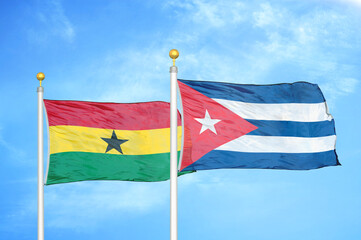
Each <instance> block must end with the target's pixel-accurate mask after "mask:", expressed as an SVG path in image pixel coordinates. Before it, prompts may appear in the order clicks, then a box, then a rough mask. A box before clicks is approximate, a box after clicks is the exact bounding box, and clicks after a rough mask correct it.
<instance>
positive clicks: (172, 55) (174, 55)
mask: <svg viewBox="0 0 361 240" xmlns="http://www.w3.org/2000/svg"><path fill="white" fill-rule="evenodd" d="M178 56H179V52H178V50H177V49H172V50H170V51H169V57H170V58H171V59H173V66H175V60H176V58H177V57H178Z"/></svg>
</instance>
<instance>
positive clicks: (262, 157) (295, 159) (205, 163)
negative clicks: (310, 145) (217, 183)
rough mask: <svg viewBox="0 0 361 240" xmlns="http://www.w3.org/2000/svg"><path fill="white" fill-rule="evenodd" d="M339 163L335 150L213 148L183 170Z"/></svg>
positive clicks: (301, 167)
mask: <svg viewBox="0 0 361 240" xmlns="http://www.w3.org/2000/svg"><path fill="white" fill-rule="evenodd" d="M336 165H340V163H339V162H338V159H337V154H336V152H335V151H327V152H319V153H244V152H232V151H220V150H213V151H211V152H209V153H207V154H206V155H204V156H203V157H202V158H200V159H199V160H198V161H196V162H195V163H193V164H192V165H190V166H188V167H186V168H185V169H184V170H183V171H192V170H207V169H219V168H261V169H288V170H309V169H316V168H321V167H326V166H336Z"/></svg>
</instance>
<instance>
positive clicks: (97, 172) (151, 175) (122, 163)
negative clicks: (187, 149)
mask: <svg viewBox="0 0 361 240" xmlns="http://www.w3.org/2000/svg"><path fill="white" fill-rule="evenodd" d="M178 158H179V152H178ZM169 159H170V154H169V153H161V154H150V155H118V154H105V153H87V152H64V153H55V154H51V155H50V161H49V171H48V177H47V180H46V185H52V184H57V183H68V182H78V181H86V180H122V181H137V182H155V181H164V180H168V179H169ZM185 173H190V172H185ZM183 174H184V173H183V172H182V173H180V174H179V175H183Z"/></svg>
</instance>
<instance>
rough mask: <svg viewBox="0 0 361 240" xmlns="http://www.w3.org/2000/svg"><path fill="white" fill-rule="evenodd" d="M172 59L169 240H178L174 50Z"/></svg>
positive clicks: (170, 53)
mask: <svg viewBox="0 0 361 240" xmlns="http://www.w3.org/2000/svg"><path fill="white" fill-rule="evenodd" d="M169 56H170V57H171V58H172V59H173V66H171V67H170V70H169V72H170V240H177V239H178V199H177V197H178V196H177V177H178V166H177V165H178V161H177V125H178V124H177V123H178V121H177V73H178V68H177V67H176V66H175V60H176V58H177V57H178V56H179V52H178V51H177V50H176V49H172V50H170V52H169Z"/></svg>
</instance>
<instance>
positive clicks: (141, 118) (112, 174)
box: [44, 100, 181, 185]
mask: <svg viewBox="0 0 361 240" xmlns="http://www.w3.org/2000/svg"><path fill="white" fill-rule="evenodd" d="M44 104H45V108H46V113H47V118H48V125H49V144H50V145H49V153H50V156H49V162H48V173H47V178H46V184H47V185H50V184H56V183H65V182H75V181H84V180H125V181H147V182H151V181H162V180H167V179H169V170H170V169H169V157H170V154H169V151H170V143H169V139H170V128H169V114H170V113H169V109H170V108H169V107H170V106H169V103H166V102H145V103H131V104H125V103H100V102H83V101H59V100H44ZM178 138H179V140H178V142H179V144H178V145H179V146H178V150H180V139H181V126H180V116H179V115H178Z"/></svg>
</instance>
